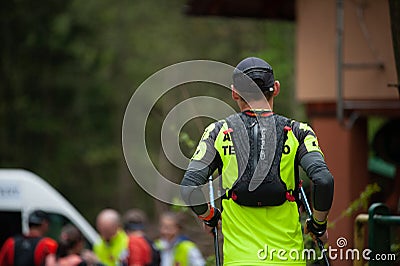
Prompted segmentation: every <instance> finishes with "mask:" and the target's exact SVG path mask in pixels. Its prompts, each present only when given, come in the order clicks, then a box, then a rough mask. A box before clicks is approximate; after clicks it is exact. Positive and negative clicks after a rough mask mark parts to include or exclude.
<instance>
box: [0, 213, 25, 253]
mask: <svg viewBox="0 0 400 266" xmlns="http://www.w3.org/2000/svg"><path fill="white" fill-rule="evenodd" d="M0 228H1V230H0V247H1V246H3V243H4V242H5V241H6V239H7V238H9V237H10V236H14V235H17V234H21V233H22V222H21V212H19V211H0Z"/></svg>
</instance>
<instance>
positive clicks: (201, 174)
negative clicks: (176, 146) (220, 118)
mask: <svg viewBox="0 0 400 266" xmlns="http://www.w3.org/2000/svg"><path fill="white" fill-rule="evenodd" d="M221 127H222V123H221V122H217V123H215V126H214V127H213V129H212V130H211V131H210V132H209V134H206V133H205V134H203V137H202V140H200V143H199V146H198V148H197V150H196V152H195V155H194V157H193V158H192V160H191V161H190V163H189V166H188V168H187V170H186V172H185V175H184V177H183V180H182V182H181V195H182V199H183V200H184V201H185V203H186V204H188V205H189V206H190V207H191V208H192V210H193V211H194V212H195V213H196V214H197V215H200V214H203V213H205V212H206V211H207V209H208V204H207V202H209V200H208V199H206V197H205V196H204V194H203V191H202V190H201V189H200V188H201V187H200V186H201V185H204V184H206V183H207V182H208V178H209V176H211V175H212V174H213V173H214V171H215V170H216V169H217V168H219V167H221V166H222V160H221V157H220V156H219V154H218V152H217V151H216V150H215V148H214V141H215V138H216V136H217V135H218V132H219V130H220V128H221ZM207 130H208V129H206V131H205V132H208V131H207ZM205 136H206V137H205ZM203 149H204V150H203ZM196 153H198V154H202V155H201V156H200V157H197V156H196ZM203 202H204V203H203ZM199 203H201V204H199Z"/></svg>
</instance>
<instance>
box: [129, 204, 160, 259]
mask: <svg viewBox="0 0 400 266" xmlns="http://www.w3.org/2000/svg"><path fill="white" fill-rule="evenodd" d="M123 222H124V229H125V231H126V233H127V234H128V237H129V244H128V249H129V258H128V263H129V265H130V266H145V265H146V266H147V265H151V266H156V265H160V253H159V252H158V250H156V249H155V248H154V247H153V242H152V241H151V240H150V239H149V238H148V237H147V236H146V234H145V232H144V229H145V225H146V223H147V216H146V213H145V212H144V211H142V210H140V209H130V210H128V211H127V212H126V213H125V214H124V216H123Z"/></svg>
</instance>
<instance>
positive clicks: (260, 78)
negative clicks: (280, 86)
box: [233, 57, 275, 92]
mask: <svg viewBox="0 0 400 266" xmlns="http://www.w3.org/2000/svg"><path fill="white" fill-rule="evenodd" d="M245 75H246V76H247V77H246V76H245ZM249 78H250V79H251V80H250V79H249ZM252 81H254V82H252ZM274 82H275V79H274V72H273V70H272V67H271V65H270V64H268V63H267V62H265V61H264V60H262V59H260V58H257V57H248V58H246V59H244V60H242V61H241V62H240V63H239V64H238V65H237V66H236V68H235V70H234V71H233V85H234V86H235V88H236V89H237V90H239V91H243V92H245V91H246V92H255V89H256V88H255V87H254V83H255V84H256V85H257V86H258V87H259V88H260V89H261V91H262V92H265V91H270V92H272V91H273V90H274ZM251 83H252V84H251Z"/></svg>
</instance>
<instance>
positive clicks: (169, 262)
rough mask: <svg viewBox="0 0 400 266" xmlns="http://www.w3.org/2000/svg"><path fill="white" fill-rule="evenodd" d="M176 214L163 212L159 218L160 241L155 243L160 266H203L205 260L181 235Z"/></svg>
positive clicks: (180, 222) (180, 227) (180, 225)
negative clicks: (158, 252) (159, 254)
mask: <svg viewBox="0 0 400 266" xmlns="http://www.w3.org/2000/svg"><path fill="white" fill-rule="evenodd" d="M181 230H182V220H181V218H180V217H179V214H178V213H174V212H165V213H163V214H162V215H161V217H160V239H158V240H156V241H155V244H156V246H157V248H158V249H159V250H160V253H161V265H162V266H174V265H179V266H203V265H205V260H204V258H203V256H202V254H201V252H200V250H199V249H198V248H197V246H196V244H195V243H193V242H192V241H190V240H189V239H188V238H187V237H186V236H184V235H183V234H182V233H181Z"/></svg>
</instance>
